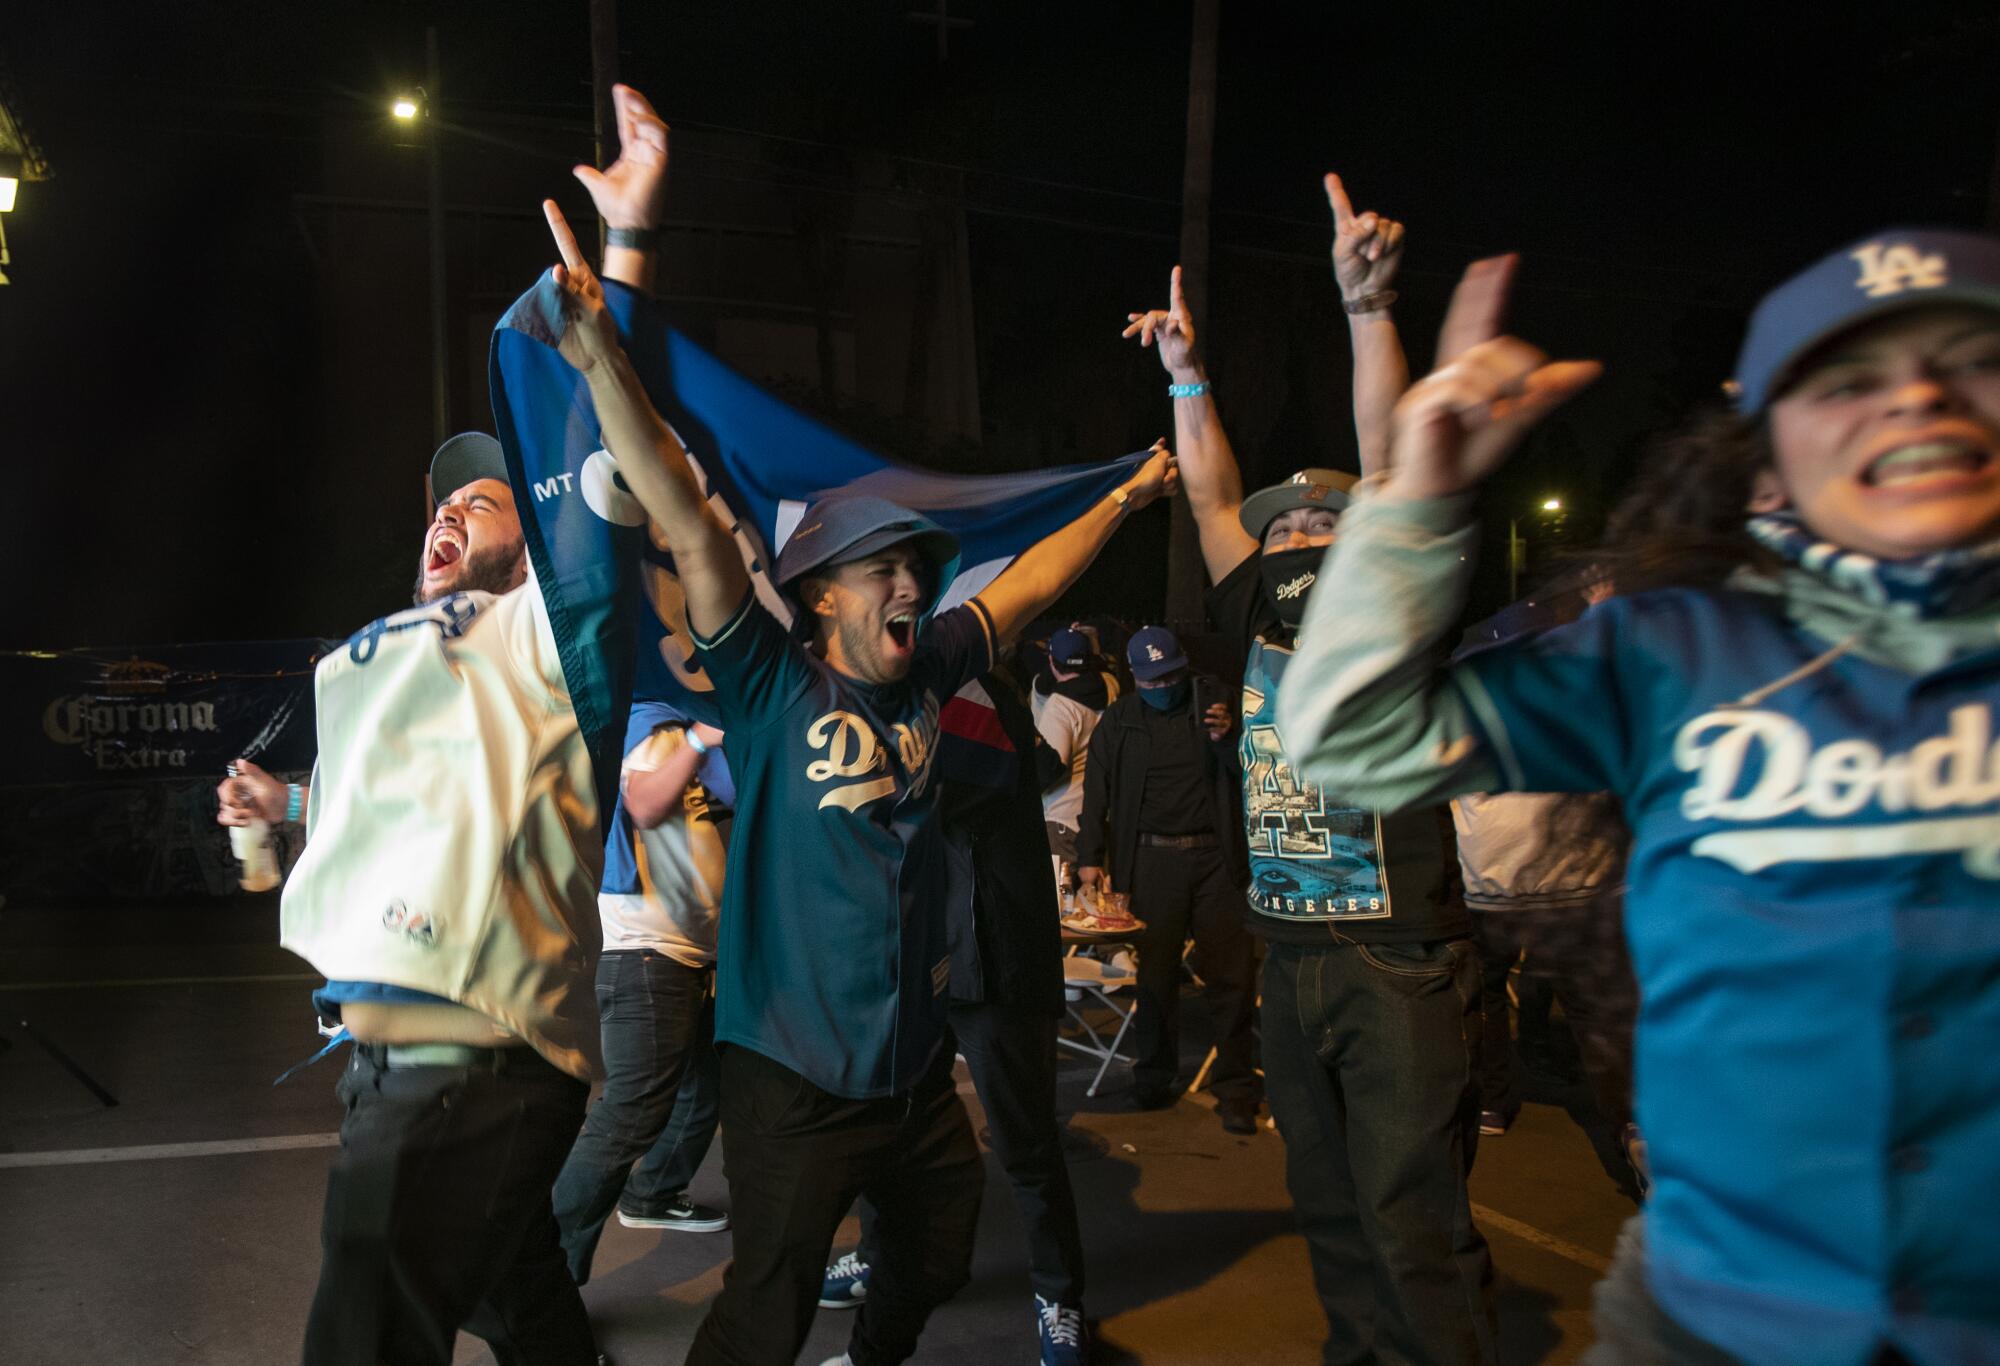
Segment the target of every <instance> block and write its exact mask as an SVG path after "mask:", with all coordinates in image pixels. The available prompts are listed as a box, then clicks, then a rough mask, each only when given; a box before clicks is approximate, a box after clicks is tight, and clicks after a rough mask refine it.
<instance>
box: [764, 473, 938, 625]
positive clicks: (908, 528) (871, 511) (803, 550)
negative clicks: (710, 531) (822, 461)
mask: <svg viewBox="0 0 2000 1366" xmlns="http://www.w3.org/2000/svg"><path fill="white" fill-rule="evenodd" d="M903 541H914V542H915V543H916V548H917V553H918V554H919V555H921V556H922V557H923V559H924V563H926V564H928V565H929V566H930V567H931V570H932V573H933V574H934V576H935V579H936V581H935V582H934V583H933V584H932V585H931V596H930V600H929V601H928V602H926V603H925V604H924V610H925V611H929V610H930V609H931V608H933V607H935V606H936V605H937V602H938V599H939V598H941V597H943V596H944V591H945V589H946V588H948V587H950V586H951V581H952V580H953V579H954V578H956V577H958V539H957V538H956V537H955V536H953V535H952V534H951V533H950V532H949V531H946V530H945V529H944V528H943V527H941V526H939V525H938V524H937V523H936V522H933V521H932V520H931V519H930V518H928V517H926V516H924V515H923V514H922V513H920V512H912V511H910V509H908V508H906V507H902V506H899V505H898V504H895V503H892V502H890V501H889V500H888V499H887V498H876V497H874V496H872V495H870V494H865V493H829V494H828V495H827V496H826V497H824V498H822V499H820V500H819V501H818V502H816V503H814V504H813V505H812V506H811V507H809V508H807V509H806V515H805V516H804V517H801V518H800V519H799V524H798V527H797V528H796V529H795V530H794V531H793V532H792V535H791V539H790V540H788V541H786V542H785V548H784V549H783V550H780V551H779V552H778V587H779V588H780V589H782V590H783V591H785V592H787V593H791V592H792V586H793V585H794V584H795V583H797V582H798V581H799V580H800V579H802V578H804V577H805V576H806V575H807V574H810V573H812V571H814V570H815V569H831V568H833V567H834V566H835V565H842V564H851V563H852V562H854V561H855V560H859V559H864V558H866V557H867V556H869V555H872V554H874V553H875V552H876V551H878V550H883V549H886V548H887V547H889V546H892V545H897V544H899V543H901V542H903ZM794 596H796V595H795V594H794Z"/></svg>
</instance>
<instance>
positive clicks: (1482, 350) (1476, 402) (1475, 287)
mask: <svg viewBox="0 0 2000 1366" xmlns="http://www.w3.org/2000/svg"><path fill="white" fill-rule="evenodd" d="M1512 272H1513V260H1512V258H1510V257H1497V258H1494V259H1491V260H1486V261H1475V262H1473V263H1472V265H1471V267H1469V268H1468V269H1467V270H1466V272H1465V276H1464V278H1463V279H1461V280H1460V281H1459V284H1458V289H1457V290H1456V291H1454V293H1453V294H1452V299H1451V309H1450V311H1449V312H1448V313H1446V315H1445V322H1444V328H1443V330H1442V331H1441V332H1440V333H1439V340H1438V355H1439V357H1440V359H1441V361H1442V363H1441V364H1440V365H1439V367H1438V368H1437V369H1436V370H1433V371H1432V372H1431V373H1430V374H1428V375H1426V376H1425V377H1424V378H1423V379H1421V380H1419V381H1417V383H1415V384H1413V385H1411V386H1410V389H1409V391H1408V392H1407V393H1405V394H1404V395H1403V397H1402V400H1401V401H1400V402H1398V403H1397V404H1396V411H1395V415H1394V418H1393V419H1392V431H1391V436H1390V456H1389V464H1390V469H1391V475H1390V483H1389V487H1390V488H1391V489H1392V490H1393V491H1394V492H1395V493H1397V494H1399V495H1401V496H1403V497H1407V498H1438V497H1444V496H1446V495H1448V494H1453V493H1459V492H1462V491H1463V490H1465V489H1469V488H1472V487H1473V486H1475V485H1477V484H1479V483H1480V482H1481V481H1483V480H1484V479H1485V478H1486V477H1487V476H1488V475H1490V474H1492V473H1493V471H1495V470H1497V469H1498V468H1499V467H1500V465H1501V464H1502V462H1504V461H1505V460H1506V458H1507V456H1508V454H1509V453H1510V452H1511V451H1512V450H1513V449H1514V447H1515V446H1516V445H1518V444H1520V441H1521V438H1522V437H1524V436H1526V435H1527V434H1528V431H1529V429H1530V428H1532V427H1533V426H1534V425H1535V424H1536V423H1537V422H1539V421H1541V420H1542V419H1543V418H1544V417H1546V416H1548V414H1549V413H1550V412H1552V411H1553V410H1554V409H1555V408H1556V407H1557V406H1558V405H1560V404H1561V403H1563V402H1564V401H1565V400H1567V399H1568V398H1569V397H1570V396H1571V395H1573V394H1575V393H1577V392H1578V391H1580V390H1582V389H1583V388H1584V387H1585V386H1587V385H1589V384H1590V383H1591V381H1593V380H1595V379H1596V378H1597V377H1598V375H1599V374H1601V373H1602V372H1603V369H1604V367H1603V366H1601V365H1599V364H1598V363H1597V362H1596V361H1551V360H1550V359H1549V358H1548V357H1547V356H1545V355H1544V354H1542V352H1540V351H1538V350H1536V349H1535V348H1534V347H1532V346H1530V345H1529V344H1528V343H1526V342H1524V341H1522V340H1520V339H1519V338H1517V337H1506V336H1496V335H1494V334H1495V333H1496V332H1497V331H1498V329H1499V322H1500V307H1501V304H1502V303H1503V302H1504V300H1505V296H1506V287H1507V281H1508V279H1509V277H1510V276H1511V274H1512Z"/></svg>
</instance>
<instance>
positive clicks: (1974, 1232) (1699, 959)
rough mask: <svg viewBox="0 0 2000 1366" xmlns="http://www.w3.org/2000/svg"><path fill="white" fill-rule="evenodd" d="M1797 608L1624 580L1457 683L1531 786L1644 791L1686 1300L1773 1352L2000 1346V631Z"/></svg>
mask: <svg viewBox="0 0 2000 1366" xmlns="http://www.w3.org/2000/svg"><path fill="white" fill-rule="evenodd" d="M1781 611H1782V609H1781V606H1780V605H1779V604H1778V603H1776V602H1774V601H1772V600H1769V599H1759V598H1756V597H1753V596H1752V595H1749V594H1742V593H1703V592H1698V591H1693V590H1674V591H1666V592H1657V593H1651V594H1645V595H1642V596H1639V597H1635V598H1632V599H1613V600H1611V601H1609V602H1607V603H1605V604H1603V605H1602V606H1599V607H1597V608H1595V609H1593V610H1592V611H1590V612H1589V613H1587V614H1586V615H1585V616H1584V617H1583V618H1582V619H1580V620H1579V621H1577V622H1575V623H1573V624H1571V625H1569V626H1564V627H1560V628H1558V629H1556V630H1553V631H1550V632H1548V633H1547V634H1545V635H1542V636H1539V637H1536V638H1534V639H1532V640H1529V641H1525V642H1522V643H1520V644H1518V645H1514V646H1503V647H1500V648H1498V649H1495V650H1492V651H1489V652H1486V653H1483V654H1479V655H1475V656H1473V657H1472V658H1470V659H1469V660H1468V661H1467V662H1466V663H1465V664H1464V665H1462V666H1461V667H1460V668H1459V669H1458V670H1457V671H1455V672H1454V674H1453V678H1454V681H1455V683H1456V685H1457V687H1458V689H1459V691H1460V692H1461V693H1462V694H1463V696H1464V698H1465V700H1466V702H1467V703H1468V705H1469V706H1470V708H1471V710H1472V712H1473V714H1474V717H1475V718H1476V722H1477V725H1478V727H1479V729H1480V731H1481V732H1482V736H1483V738H1484V740H1485V741H1486V742H1487V745H1488V748H1489V753H1490V755H1491V756H1492V757H1493V759H1494V760H1495V761H1496V762H1497V763H1498V764H1499V766H1500V767H1501V769H1502V771H1503V773H1505V775H1506V777H1507V779H1508V785H1509V786H1510V787H1513V788H1517V789H1523V790H1528V791H1546V790H1565V791H1590V790H1594V789H1600V788H1610V789H1612V790H1615V791H1617V792H1619V793H1620V794H1621V795H1622V797H1623V799H1624V802H1625V808H1626V814H1627V819H1628V821H1629V822H1630V824H1631V826H1632V831H1633V841H1634V842H1633V850H1632V860H1631V872H1630V890H1629V894H1628V900H1627V913H1626V914H1627V922H1628V928H1629V934H1630V940H1631V948H1632V960H1633V965H1634V968H1635V970H1636V972H1637V974H1638V978H1639V983H1640V989H1641V1010H1640V1021H1639V1028H1638V1036H1637V1040H1636V1063H1637V1076H1638V1096H1637V1109H1638V1119H1639V1124H1640V1126H1641V1128H1642V1129H1643V1130H1644V1131H1645V1134H1646V1139H1647V1145H1648V1150H1649V1154H1650V1157H1651V1162H1652V1167H1653V1181H1654V1187H1653V1193H1652V1197H1651V1199H1650V1201H1649V1202H1648V1205H1647V1209H1646V1237H1647V1244H1648V1251H1649V1255H1650V1262H1649V1278H1650V1282H1651V1285H1652V1289H1653V1292H1654V1294H1655V1295H1656V1296H1657V1297H1658V1298H1659V1299H1660V1301H1661V1303H1662V1304H1664V1305H1665V1306H1666V1308H1667V1309H1668V1311H1669V1312H1670V1313H1672V1314H1673V1316H1674V1317H1675V1318H1677V1319H1679V1320H1680V1321H1681V1322H1682V1323H1684V1324H1685V1325H1686V1326H1687V1327H1689V1328H1690V1329H1692V1330H1694V1331H1695V1332H1696V1333H1698V1334H1700V1335H1701V1336H1702V1337H1704V1338H1707V1339H1709V1340H1711V1341H1713V1342H1714V1343H1716V1344H1717V1345H1719V1346H1721V1347H1724V1348H1727V1349H1728V1350H1729V1351H1731V1352H1733V1353H1735V1354H1736V1355H1738V1356H1740V1357H1743V1358H1744V1359H1746V1360H1750V1361H1756V1362H1760V1363H1800V1364H1801V1366H1803V1364H1804V1363H1807V1362H1812V1363H1816V1364H1817V1363H1842V1362H1854V1363H1857V1366H1858V1363H1862V1362H1865V1361H1869V1360H1871V1359H1873V1356H1874V1352H1875V1345H1876V1344H1877V1343H1879V1342H1884V1341H1888V1340H1891V1338H1892V1337H1893V1339H1894V1340H1895V1341H1897V1342H1898V1343H1899V1345H1900V1346H1901V1347H1902V1348H1903V1350H1904V1351H1905V1352H1906V1353H1907V1354H1908V1355H1909V1356H1910V1357H1911V1359H1912V1360H1917V1361H1931V1360H1938V1361H1943V1360H1954V1361H1959V1360H1972V1359H1979V1360H2000V1294H1996V1293H1995V1287H1996V1286H2000V1242H1996V1240H1995V1239H1994V1238H1993V1237H1992V1228H1991V1224H1992V1218H1993V1211H1995V1210H1996V1209H2000V1160H1996V1156H1995V1155H1996V1154H2000V1050H1996V1048H1995V1043H1996V1041H2000V747H1996V745H1995V737H1994V724H1993V712H1994V705H1995V703H1996V701H2000V648H1996V649H1993V650H1988V651H1984V652H1982V653H1980V654H1979V655H1977V656H1974V657H1971V658H1961V659H1960V660H1958V661H1957V662H1955V663H1953V664H1951V665H1949V666H1947V667H1943V668H1939V669H1937V670H1935V671H1933V672H1930V673H1926V674H1910V673H1906V672H1903V671H1901V670H1899V669H1896V668H1894V667H1890V666H1887V665H1884V664H1881V663H1876V662H1873V661H1870V660H1868V659H1864V658H1861V657H1859V656H1858V655H1856V654H1839V655H1837V656H1835V655H1834V654H1833V652H1832V651H1831V650H1830V649H1829V644H1830V643H1829V642H1827V641H1825V640H1822V639H1820V638H1818V637H1816V636H1810V635H1807V634H1805V633H1804V632H1803V631H1801V630H1800V629H1798V628H1796V627H1794V626H1792V625H1790V624H1788V623H1787V622H1786V621H1785V620H1784V619H1783V617H1782V615H1781ZM1832 1117H1837V1118H1832Z"/></svg>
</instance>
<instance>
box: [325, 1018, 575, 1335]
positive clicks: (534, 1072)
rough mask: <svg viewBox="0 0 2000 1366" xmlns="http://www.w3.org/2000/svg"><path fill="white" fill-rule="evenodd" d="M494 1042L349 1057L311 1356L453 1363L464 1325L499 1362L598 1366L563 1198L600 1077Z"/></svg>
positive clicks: (366, 1049) (361, 1048)
mask: <svg viewBox="0 0 2000 1366" xmlns="http://www.w3.org/2000/svg"><path fill="white" fill-rule="evenodd" d="M486 1052H487V1054H489V1055H490V1056H486V1057H484V1058H483V1059H482V1061H480V1062H479V1063H477V1064H468V1065H465V1066H456V1067H409V1068H402V1067H398V1068H393V1069H392V1068H390V1067H388V1066H387V1065H386V1064H385V1062H384V1053H385V1050H383V1049H381V1048H377V1047H371V1046H369V1045H358V1046H357V1047H356V1048H355V1049H354V1055H353V1056H352V1057H351V1058H349V1059H348V1063H347V1070H346V1072H345V1073H343V1074H342V1076H341V1079H340V1084H339V1086H338V1087H337V1088H336V1094H338V1095H339V1097H340V1101H341V1104H342V1105H343V1106H345V1107H346V1116H345V1118H343V1119H342V1120H341V1124H340V1155H339V1156H338V1157H337V1158H335V1159H334V1164H333V1170H332V1172H331V1173H330V1175H329V1176H328V1178H327V1186H326V1213H325V1215H324V1217H323V1219H322V1221H321V1224H320V1270H319V1288H318V1290H317V1291H315V1292H314V1295H313V1303H312V1311H311V1314H310V1315H309V1317H308V1318H307V1320H306V1342H305V1351H304V1355H303V1360H304V1361H305V1363H306V1366H447V1363H449V1362H450V1361H451V1357H452V1345H453V1340H454V1338H455V1337H456V1335H457V1332H458V1330H459V1328H461V1327H463V1328H464V1329H465V1330H466V1331H467V1332H470V1333H473V1334H475V1335H477V1336H479V1337H482V1338H484V1339H486V1341H487V1343H488V1344H489V1345H490V1346H491V1347H492V1348H493V1356H494V1359H495V1360H496V1361H498V1362H499V1363H500V1366H595V1363H596V1361H597V1348H596V1346H595V1345H594V1343H593V1342H592V1339H591V1335H590V1322H589V1320H588V1319H587V1318H585V1316H584V1311H583V1300H582V1299H581V1298H580V1297H579V1296H578V1294H577V1291H576V1283H575V1282H574V1281H572V1280H570V1278H569V1272H568V1271H567V1270H566V1269H565V1268H564V1266H563V1256H562V1248H561V1246H560V1244H559V1243H558V1242H557V1239H556V1221H555V1216H554V1214H553V1213H551V1211H550V1208H549V1185H550V1183H551V1182H552V1181H554V1180H555V1175H556V1171H557V1169H558V1168H559V1167H561V1166H562V1160H563V1154H564V1153H566V1152H568V1151H569V1145H570V1140H571V1139H573V1138H574V1137H575V1136H576V1126H577V1123H578V1121H579V1120H581V1119H582V1118H583V1106H584V1101H585V1099H586V1097H588V1096H589V1094H590V1088H589V1087H588V1086H587V1085H585V1084H584V1083H583V1082H581V1081H578V1080H577V1079H576V1078H574V1077H571V1076H567V1075H565V1074H564V1073H562V1072H560V1071H558V1070H557V1069H556V1068H555V1067H554V1066H552V1065H551V1064H549V1063H548V1062H545V1061H544V1060H543V1059H542V1058H541V1057H540V1056H538V1055H537V1054H536V1053H535V1052H534V1050H532V1049H529V1048H503V1049H491V1050H486Z"/></svg>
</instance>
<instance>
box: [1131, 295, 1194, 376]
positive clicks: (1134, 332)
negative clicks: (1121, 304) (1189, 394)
mask: <svg viewBox="0 0 2000 1366" xmlns="http://www.w3.org/2000/svg"><path fill="white" fill-rule="evenodd" d="M1125 322H1126V327H1125V330H1124V331H1123V332H1122V333H1120V334H1119V335H1120V336H1125V337H1137V338H1138V339H1139V345H1141V346H1152V345H1154V344H1155V343H1158V345H1159V348H1160V364H1161V365H1163V366H1165V367H1166V369H1167V373H1168V374H1170V375H1172V376H1173V377H1174V382H1175V383H1177V384H1190V383H1193V382H1194V381H1196V380H1197V379H1199V378H1200V376H1201V361H1200V359H1199V357H1198V355H1197V353H1196V351H1195V347H1194V318H1193V317H1191V316H1190V315H1189V313H1188V306H1187V295H1186V294H1184V293H1182V292H1181V268H1180V267H1179V266H1175V267H1174V273H1173V278H1172V279H1171V280H1170V281H1169V282H1168V285H1167V307H1166V308H1163V309H1162V308H1156V309H1153V310H1152V311H1151V312H1148V313H1127V314H1126V315H1125Z"/></svg>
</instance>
